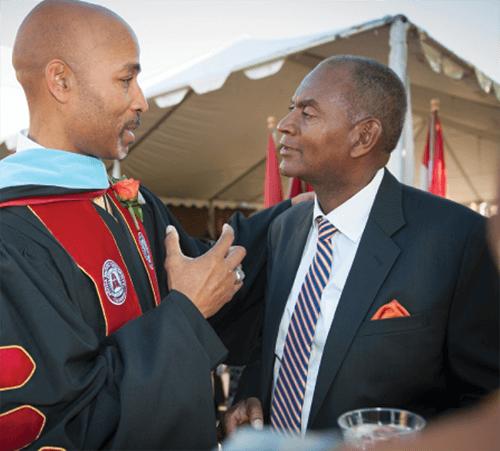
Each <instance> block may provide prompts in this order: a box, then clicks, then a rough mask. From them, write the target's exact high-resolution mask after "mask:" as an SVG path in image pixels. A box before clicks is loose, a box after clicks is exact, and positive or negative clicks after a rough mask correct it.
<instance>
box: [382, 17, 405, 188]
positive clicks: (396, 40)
mask: <svg viewBox="0 0 500 451" xmlns="http://www.w3.org/2000/svg"><path fill="white" fill-rule="evenodd" d="M408 27H409V24H408V22H407V20H406V18H405V17H402V16H399V17H397V18H396V19H395V20H394V22H393V23H392V25H391V30H390V33H389V67H390V68H391V69H392V70H393V71H394V72H396V74H397V75H398V76H399V78H401V80H402V81H403V83H405V81H406V77H407V59H408V47H407V43H406V33H407V31H408ZM408 108H409V109H410V110H411V105H408ZM403 158H404V156H403V135H402V136H401V137H400V139H399V141H398V144H397V146H396V148H395V149H394V150H393V151H392V153H391V157H390V159H389V162H388V163H387V168H388V169H389V170H390V171H391V172H392V174H393V175H394V176H395V177H396V178H397V179H398V180H399V181H401V182H407V180H405V179H404V172H403V168H404V162H403ZM410 183H411V182H410Z"/></svg>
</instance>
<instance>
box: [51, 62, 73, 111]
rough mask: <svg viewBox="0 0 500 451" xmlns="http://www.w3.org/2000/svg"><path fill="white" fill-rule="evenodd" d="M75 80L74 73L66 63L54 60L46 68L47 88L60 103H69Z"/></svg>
mask: <svg viewBox="0 0 500 451" xmlns="http://www.w3.org/2000/svg"><path fill="white" fill-rule="evenodd" d="M73 80H74V79H73V72H72V71H71V69H70V67H69V66H68V65H67V64H66V63H65V62H64V61H62V60H59V59H54V60H52V61H50V62H49V63H48V64H47V66H45V81H46V83H47V88H48V90H49V92H50V93H51V94H52V97H54V99H56V100H57V101H58V102H59V103H66V102H67V101H68V99H69V95H70V92H71V88H72V87H73V84H74V83H73Z"/></svg>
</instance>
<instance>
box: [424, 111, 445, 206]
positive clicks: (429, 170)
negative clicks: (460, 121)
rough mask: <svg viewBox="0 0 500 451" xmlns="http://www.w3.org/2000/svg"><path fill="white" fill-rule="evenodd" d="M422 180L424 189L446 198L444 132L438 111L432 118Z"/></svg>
mask: <svg viewBox="0 0 500 451" xmlns="http://www.w3.org/2000/svg"><path fill="white" fill-rule="evenodd" d="M420 179H421V187H422V189H424V190H426V191H430V192H431V193H433V194H436V195H437V196H442V197H446V166H445V161H444V146H443V130H442V127H441V122H440V121H439V117H438V114H437V111H434V112H433V113H432V116H431V120H430V126H429V131H428V132H427V140H426V143H425V150H424V155H423V158H422V167H421V169H420Z"/></svg>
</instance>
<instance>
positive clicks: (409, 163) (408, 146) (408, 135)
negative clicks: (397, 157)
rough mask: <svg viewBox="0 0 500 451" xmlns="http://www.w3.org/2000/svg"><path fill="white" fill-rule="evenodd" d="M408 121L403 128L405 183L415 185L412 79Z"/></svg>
mask: <svg viewBox="0 0 500 451" xmlns="http://www.w3.org/2000/svg"><path fill="white" fill-rule="evenodd" d="M406 103H407V105H408V108H407V110H406V119H405V123H404V126H403V152H402V158H403V178H402V181H403V183H406V184H407V185H411V186H413V185H414V175H415V141H414V137H413V112H412V109H411V84H410V78H409V77H408V76H407V77H406Z"/></svg>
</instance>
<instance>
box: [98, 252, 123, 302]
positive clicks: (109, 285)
mask: <svg viewBox="0 0 500 451" xmlns="http://www.w3.org/2000/svg"><path fill="white" fill-rule="evenodd" d="M102 281H103V285H104V291H105V292H106V296H107V297H108V299H109V302H111V303H112V304H114V305H122V304H123V303H124V302H125V299H126V298H127V282H126V281H125V275H124V274H123V271H122V270H121V268H120V267H119V266H118V265H117V264H116V263H115V262H114V261H113V260H106V261H105V262H104V265H102Z"/></svg>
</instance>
